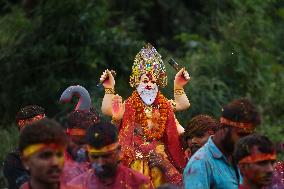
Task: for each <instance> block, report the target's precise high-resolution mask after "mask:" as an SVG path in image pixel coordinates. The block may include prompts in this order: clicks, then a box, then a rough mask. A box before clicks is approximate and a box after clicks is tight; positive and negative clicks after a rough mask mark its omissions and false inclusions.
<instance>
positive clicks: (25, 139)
mask: <svg viewBox="0 0 284 189" xmlns="http://www.w3.org/2000/svg"><path fill="white" fill-rule="evenodd" d="M65 146H66V135H65V132H64V130H63V129H62V128H61V126H60V125H59V124H58V123H56V122H55V121H52V120H49V119H47V118H45V119H42V120H39V121H37V122H34V123H33V124H31V125H28V126H27V127H26V128H25V129H24V130H23V131H22V132H21V134H20V140H19V150H20V153H21V157H22V161H23V164H24V166H25V168H26V169H27V170H28V171H29V173H30V180H29V181H28V182H26V183H24V184H23V185H22V186H21V187H20V189H32V188H33V189H60V188H61V189H62V188H66V187H64V186H63V185H62V184H61V181H60V177H61V173H62V170H63V166H64V150H65ZM68 188H71V187H68Z"/></svg>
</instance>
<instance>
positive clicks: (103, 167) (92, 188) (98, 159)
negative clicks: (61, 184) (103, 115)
mask: <svg viewBox="0 0 284 189" xmlns="http://www.w3.org/2000/svg"><path fill="white" fill-rule="evenodd" d="M87 143H88V154H89V159H90V162H91V167H92V169H91V170H89V171H88V172H85V173H83V174H81V175H79V176H78V177H76V178H74V179H73V180H72V181H71V182H70V184H71V185H74V186H80V187H82V188H84V189H107V188H116V189H120V188H138V189H139V188H152V185H151V183H150V180H149V178H148V177H146V176H144V175H143V174H141V173H139V172H136V171H134V170H132V169H129V168H127V167H126V166H124V165H122V164H121V163H119V156H120V145H119V144H118V130H117V128H116V127H115V126H114V125H112V124H110V123H98V124H95V125H93V126H91V127H90V128H89V129H88V132H87Z"/></svg>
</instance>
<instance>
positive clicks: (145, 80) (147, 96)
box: [137, 74, 158, 105]
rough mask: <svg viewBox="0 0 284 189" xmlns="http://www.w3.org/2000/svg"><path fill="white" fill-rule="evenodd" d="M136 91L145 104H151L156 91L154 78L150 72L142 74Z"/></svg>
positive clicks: (156, 86)
mask: <svg viewBox="0 0 284 189" xmlns="http://www.w3.org/2000/svg"><path fill="white" fill-rule="evenodd" d="M137 91H138V93H139V95H140V97H141V99H142V100H143V102H144V103H145V104H147V105H151V104H152V103H153V102H154V101H155V99H156V96H157V93H158V85H157V83H156V78H155V77H154V76H153V75H152V74H143V75H142V76H141V78H140V83H139V85H138V86H137Z"/></svg>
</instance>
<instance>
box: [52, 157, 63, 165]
mask: <svg viewBox="0 0 284 189" xmlns="http://www.w3.org/2000/svg"><path fill="white" fill-rule="evenodd" d="M63 163H64V157H63V156H60V157H58V156H56V155H54V156H52V159H51V164H52V165H58V166H59V165H61V164H63Z"/></svg>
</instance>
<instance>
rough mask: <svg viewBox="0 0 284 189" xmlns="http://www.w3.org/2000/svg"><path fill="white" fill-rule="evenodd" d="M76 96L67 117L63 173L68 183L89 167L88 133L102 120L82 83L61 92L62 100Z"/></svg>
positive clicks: (65, 100)
mask: <svg viewBox="0 0 284 189" xmlns="http://www.w3.org/2000/svg"><path fill="white" fill-rule="evenodd" d="M74 96H76V97H78V98H79V100H78V103H77V105H76V108H75V110H74V111H72V112H71V113H70V114H68V118H67V129H66V133H67V136H68V144H67V150H66V151H65V165H64V169H63V175H62V179H63V180H64V182H66V183H67V182H69V181H70V180H72V179H73V178H75V177H76V176H78V175H80V174H82V173H83V172H85V171H87V170H88V169H89V161H88V155H87V148H86V133H87V129H88V128H89V127H90V126H91V125H93V124H95V123H98V122H99V121H100V117H99V115H98V113H97V112H96V110H95V109H94V108H92V107H91V97H90V94H89V92H88V91H87V90H86V89H85V88H84V87H82V86H80V85H75V86H70V87H68V88H67V89H65V90H64V92H63V93H62V94H61V97H60V102H64V103H67V102H70V101H71V99H72V98H73V97H74Z"/></svg>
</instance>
